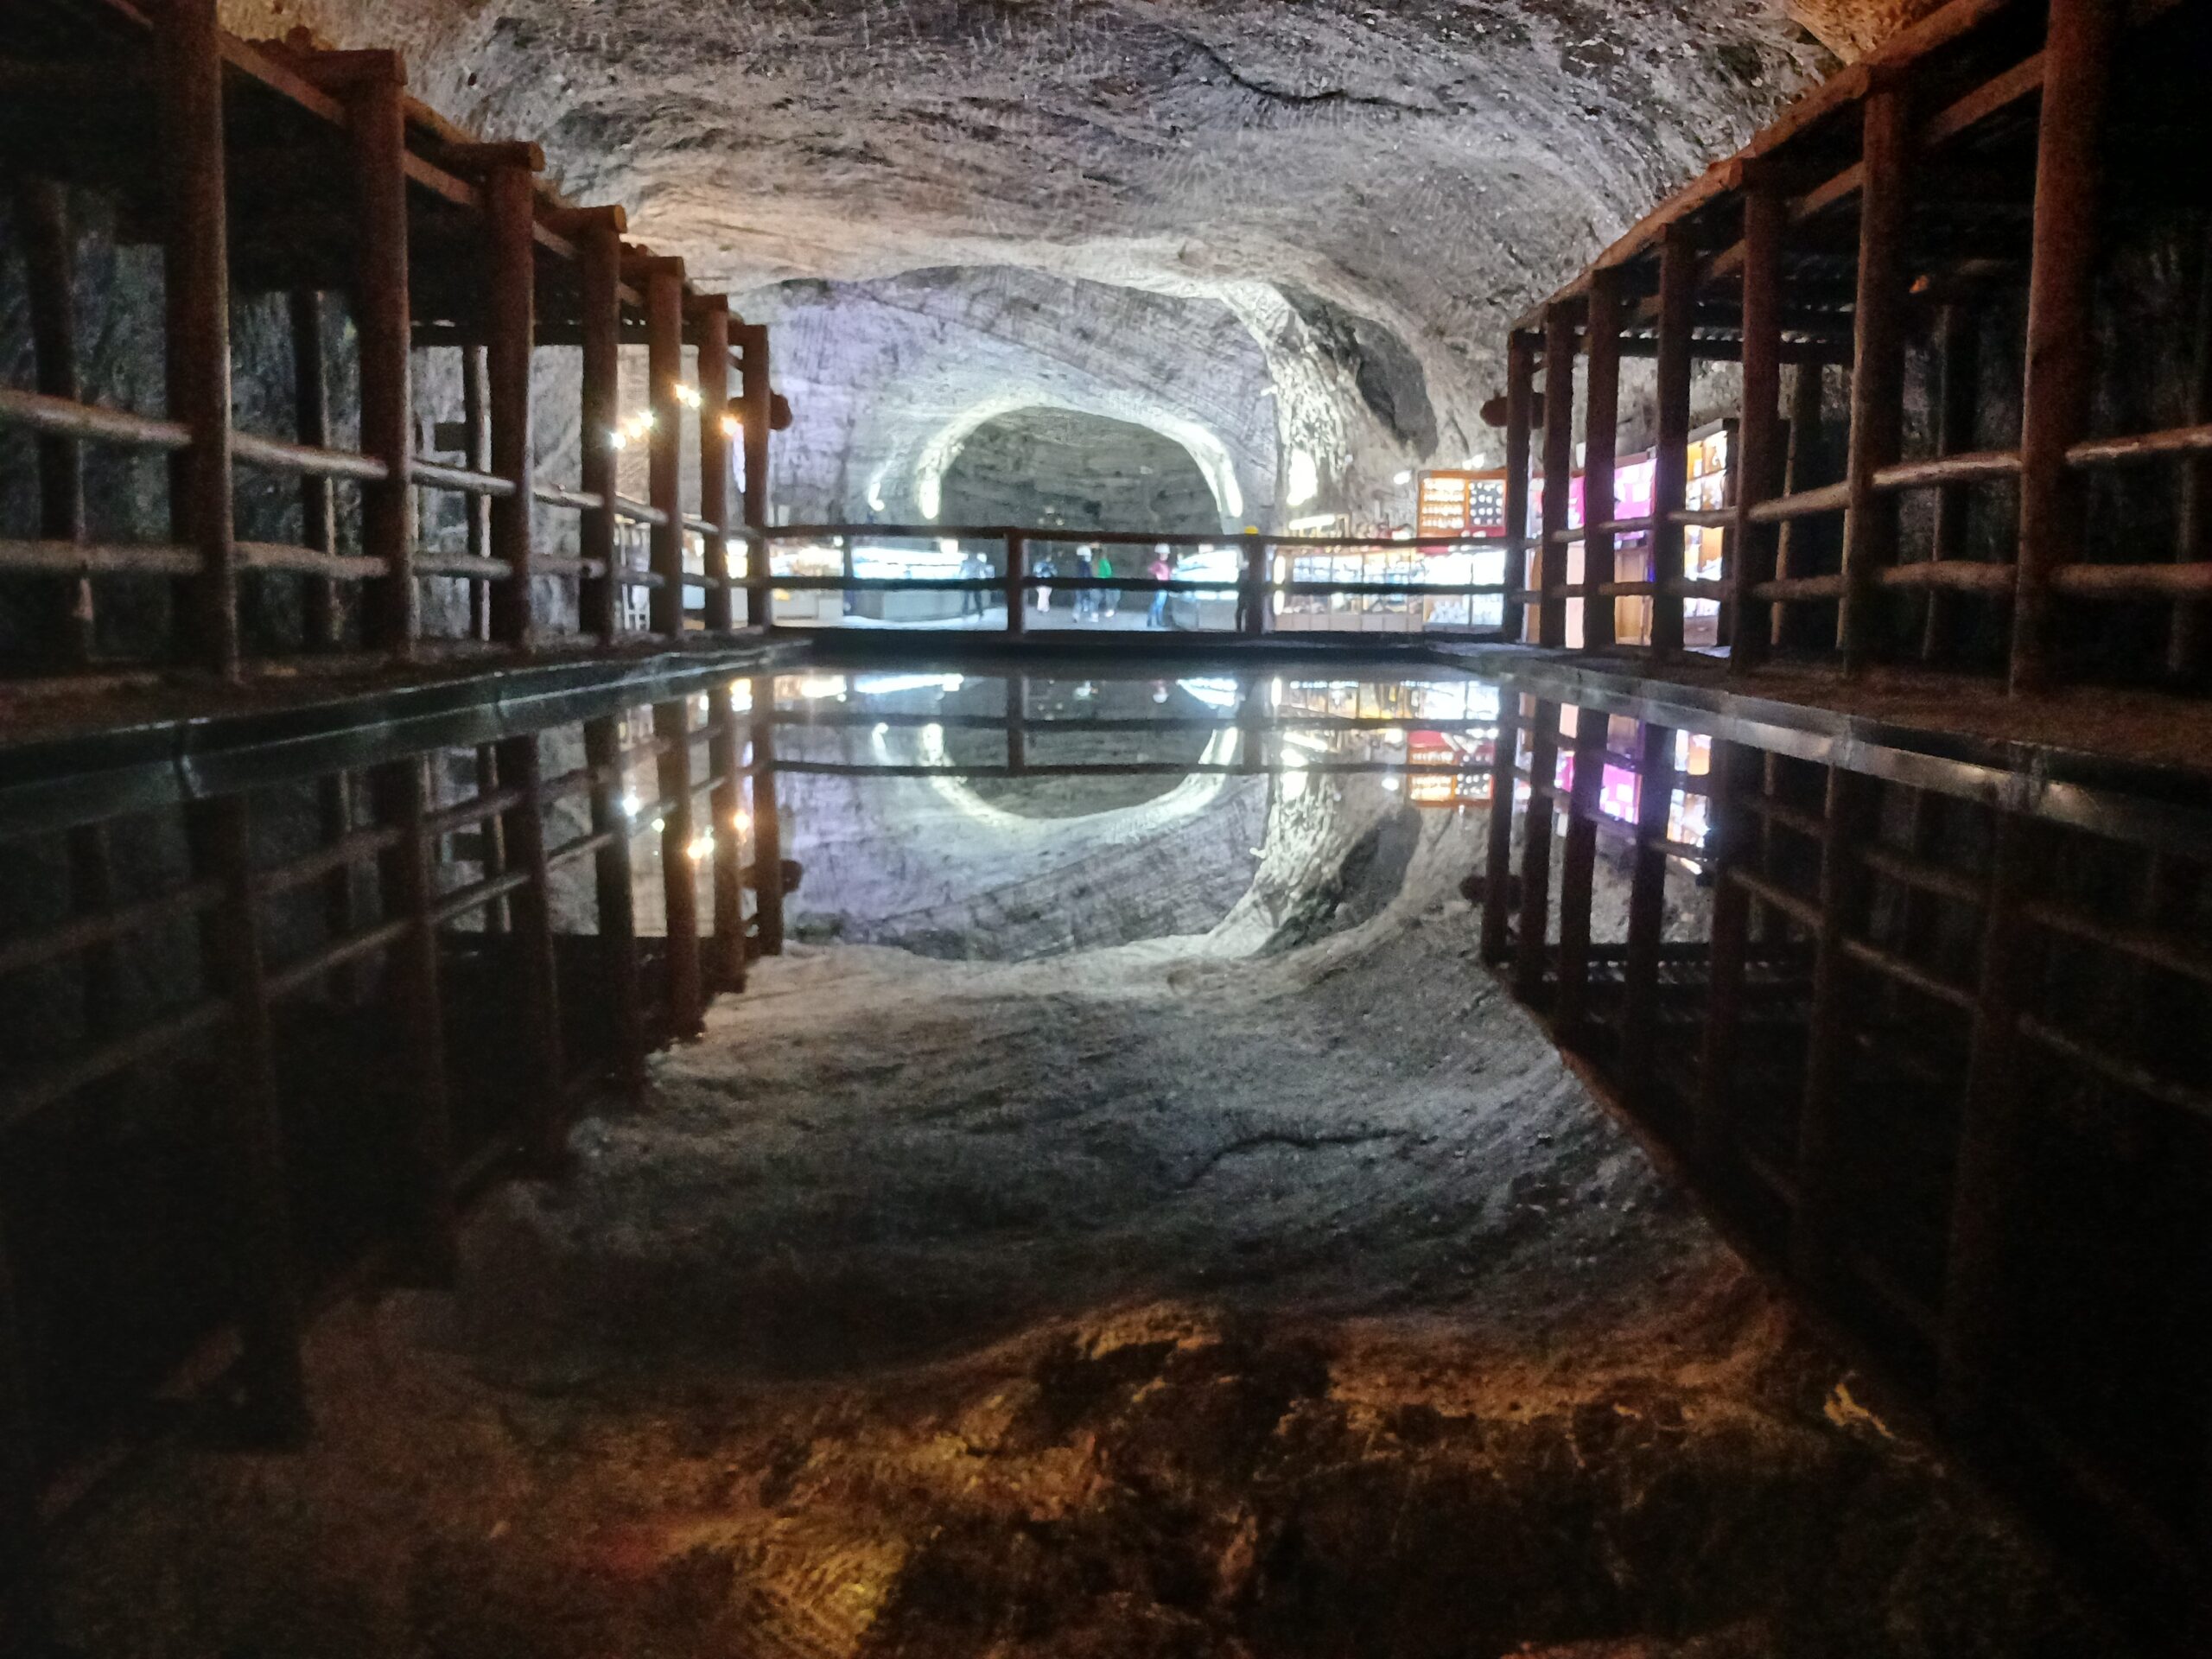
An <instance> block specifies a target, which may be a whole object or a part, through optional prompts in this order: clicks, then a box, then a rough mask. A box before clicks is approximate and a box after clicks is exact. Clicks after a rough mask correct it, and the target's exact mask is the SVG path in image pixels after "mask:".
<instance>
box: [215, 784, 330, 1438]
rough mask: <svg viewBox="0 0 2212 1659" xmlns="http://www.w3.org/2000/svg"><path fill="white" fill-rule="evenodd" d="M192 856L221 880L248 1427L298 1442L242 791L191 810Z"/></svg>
mask: <svg viewBox="0 0 2212 1659" xmlns="http://www.w3.org/2000/svg"><path fill="white" fill-rule="evenodd" d="M188 823H189V828H190V830H191V838H192V842H193V861H194V865H195V867H196V868H197V870H198V873H199V874H200V875H201V876H203V877H210V878H213V880H216V881H218V882H219V883H220V884H221V886H222V893H223V896H222V898H221V899H219V901H218V902H217V903H216V905H215V906H213V908H212V909H210V910H208V911H207V912H204V913H203V915H202V917H201V922H200V927H201V939H202V945H203V950H202V955H203V959H204V960H205V962H206V963H207V969H208V974H209V978H210V981H211V983H210V986H209V988H210V990H211V991H212V992H213V994H214V995H218V996H219V997H221V998H222V999H223V1001H224V1002H225V1003H226V1005H227V1007H228V1008H229V1019H228V1021H227V1024H226V1026H225V1027H224V1037H223V1041H222V1045H221V1048H222V1055H223V1059H224V1064H225V1067H226V1071H227V1074H228V1075H227V1077H226V1080H225V1085H224V1088H223V1092H222V1102H221V1106H222V1118H223V1130H224V1135H225V1139H226V1143H227V1144H226V1147H225V1152H226V1167H227V1170H228V1173H229V1175H230V1179H231V1182H232V1185H231V1189H230V1191H229V1192H228V1194H227V1195H226V1196H227V1198H228V1202H227V1204H226V1206H225V1209H226V1214H228V1215H229V1217H231V1222H232V1252H233V1261H234V1262H235V1271H236V1274H237V1278H236V1283H237V1286H238V1304H239V1305H238V1325H239V1332H240V1338H241V1344H242V1348H243V1357H242V1358H241V1361H240V1370H241V1375H242V1377H243V1381H244V1383H245V1400H246V1411H247V1414H248V1418H249V1421H250V1426H251V1428H252V1430H253V1431H254V1433H255V1434H256V1435H257V1437H258V1438H260V1439H262V1440H265V1441H266V1442H268V1443H270V1444H272V1445H283V1446H289V1445H296V1444H297V1443H298V1442H299V1441H300V1440H302V1439H304V1438H305V1436H306V1433H307V1431H308V1408H307V1377H306V1373H305V1370H304V1369H303V1367H302V1362H301V1352H300V1344H301V1341H302V1336H303V1335H304V1332H305V1329H306V1316H305V1313H304V1311H303V1308H302V1299H301V1294H300V1286H299V1280H298V1262H297V1257H296V1246H295V1242H294V1240H293V1236H292V1217H291V1203H290V1197H289V1180H288V1179H287V1173H286V1160H285V1154H284V1129H283V1116H282V1111H281V1109H280V1107H279V1104H278V1100H277V1062H276V1046H275V1038H274V1033H273V1032H272V1030H271V1028H270V1016H269V992H268V987H267V984H266V983H265V982H264V978H263V971H262V955H261V931H260V927H259V925H258V922H257V918H256V916H255V913H254V891H253V888H254V881H253V853H252V841H251V824H250V823H249V821H248V818H247V809H246V803H245V798H244V797H243V796H238V795H226V796H224V797H221V798H219V799H216V800H212V801H205V802H201V803H199V804H195V805H194V806H193V807H192V808H191V809H190V815H189V820H188Z"/></svg>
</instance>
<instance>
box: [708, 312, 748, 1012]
mask: <svg viewBox="0 0 2212 1659" xmlns="http://www.w3.org/2000/svg"><path fill="white" fill-rule="evenodd" d="M723 356H724V357H725V358H727V357H728V353H727V352H725V353H723ZM723 592H724V593H725V594H727V593H728V589H727V588H725V589H724V590H723ZM707 696H708V706H709V709H710V710H711V712H710V713H709V715H708V721H709V725H708V735H707V766H708V769H709V771H710V772H713V774H714V777H715V786H714V789H713V791H712V792H711V793H710V794H709V797H708V804H707V810H708V811H709V814H710V815H711V817H712V818H713V822H714V826H715V827H714V837H715V870H714V899H715V963H714V974H713V976H712V980H711V982H710V984H709V990H710V991H741V990H743V989H744V988H745V837H744V832H743V831H742V830H741V829H740V827H739V826H740V824H741V823H742V822H743V821H744V820H743V814H744V810H745V808H744V792H743V791H742V790H741V788H740V787H739V782H740V780H739V778H738V772H739V769H740V762H739V760H738V756H739V754H740V753H741V751H742V750H743V748H744V747H745V746H744V744H743V743H742V742H741V741H740V739H739V736H738V730H737V709H736V707H735V703H736V693H735V691H734V690H733V689H732V688H731V687H729V686H726V685H725V686H721V687H718V688H717V689H715V690H713V691H710V692H709V693H708V694H707Z"/></svg>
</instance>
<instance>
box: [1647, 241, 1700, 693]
mask: <svg viewBox="0 0 2212 1659" xmlns="http://www.w3.org/2000/svg"><path fill="white" fill-rule="evenodd" d="M1696 320H1697V249H1696V248H1695V247H1694V245H1692V244H1691V242H1690V239H1689V232H1688V230H1687V229H1686V228H1685V227H1684V226H1681V225H1673V226H1669V227H1668V230H1667V232H1666V237H1665V239H1664V240H1663V241H1662V243H1661V245H1660V249H1659V347H1658V350H1659V358H1658V364H1657V379H1658V399H1659V430H1658V442H1657V443H1656V445H1655V446H1654V449H1653V462H1652V480H1651V581H1652V594H1651V654H1652V656H1653V657H1654V658H1657V659H1659V660H1660V661H1662V662H1663V661H1665V660H1667V659H1668V658H1674V657H1679V656H1680V655H1681V651H1682V596H1681V593H1680V591H1679V590H1677V591H1674V592H1669V584H1670V583H1678V582H1681V578H1682V527H1681V524H1678V523H1676V522H1675V514H1676V513H1678V512H1681V510H1682V504H1683V502H1684V501H1685V500H1687V499H1688V493H1689V467H1690V351H1691V346H1690V330H1691V327H1693V325H1694V323H1695V322H1696Z"/></svg>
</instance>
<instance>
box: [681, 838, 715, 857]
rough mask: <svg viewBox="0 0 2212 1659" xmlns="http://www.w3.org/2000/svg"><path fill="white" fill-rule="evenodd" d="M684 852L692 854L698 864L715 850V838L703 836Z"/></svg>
mask: <svg viewBox="0 0 2212 1659" xmlns="http://www.w3.org/2000/svg"><path fill="white" fill-rule="evenodd" d="M683 850H684V851H685V852H687V853H689V854H690V855H691V857H692V860H693V861H694V862H696V861H698V860H700V859H702V858H704V857H706V856H707V855H708V854H709V853H711V852H713V851H714V850H715V838H714V836H712V835H704V836H700V837H699V838H698V839H697V840H696V841H695V842H692V843H691V844H690V846H689V847H687V848H685V849H683Z"/></svg>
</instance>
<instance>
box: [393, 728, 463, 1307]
mask: <svg viewBox="0 0 2212 1659" xmlns="http://www.w3.org/2000/svg"><path fill="white" fill-rule="evenodd" d="M371 779H372V781H371V788H372V791H374V793H375V797H376V806H377V821H378V823H380V824H381V825H382V826H383V827H384V828H385V829H388V830H391V831H393V832H394V833H395V834H396V836H397V840H396V841H395V842H393V844H392V845H391V846H390V847H388V848H386V849H385V851H384V852H383V853H382V854H380V855H378V860H377V879H378V887H379V889H380V890H381V893H382V895H383V908H384V914H385V916H386V917H387V918H392V919H395V920H397V919H404V921H405V922H406V925H407V931H406V932H405V933H404V935H403V936H402V937H401V938H399V939H398V940H397V942H396V943H395V944H393V945H392V947H391V951H390V953H389V955H388V956H387V957H385V963H386V967H387V971H388V974H389V979H390V988H389V993H390V995H391V1007H392V1014H393V1016H394V1027H395V1029H396V1031H397V1034H398V1036H399V1039H400V1050H399V1054H398V1056H397V1058H398V1059H399V1063H400V1065H402V1066H403V1067H404V1071H405V1077H406V1087H405V1089H404V1091H403V1093H402V1096H401V1097H402V1100H403V1102H404V1115H405V1136H406V1146H405V1151H404V1166H405V1172H406V1174H405V1181H404V1193H405V1197H404V1200H403V1205H404V1215H405V1223H404V1240H403V1244H402V1251H401V1259H402V1261H403V1262H404V1268H405V1271H406V1273H407V1274H408V1276H409V1278H410V1281H411V1282H413V1283H415V1284H417V1285H423V1286H443V1285H447V1284H450V1283H451V1282H452V1280H453V1275H454V1268H455V1266H456V1265H457V1263H458V1261H459V1258H460V1229H459V1222H458V1220H457V1217H456V1215H455V1211H454V1160H453V1123H452V1108H451V1104H450V1102H449V1099H448V1092H447V1082H446V1039H445V1014H444V1010H443V1009H442V1007H441V1006H440V1004H439V1001H438V936H437V930H436V929H435V927H433V926H432V925H431V923H430V898H431V881H430V846H429V835H428V832H427V831H426V829H425V828H424V825H423V817H424V815H425V811H426V805H425V799H424V791H423V759H422V757H420V756H419V755H418V756H410V757H409V758H408V759H406V760H394V761H391V762H390V763H388V764H386V765H385V766H379V767H378V768H377V769H376V771H375V772H373V773H372V774H371ZM490 827H491V826H490V825H489V824H488V823H487V824H483V825H480V826H479V829H480V830H486V831H488V829H490Z"/></svg>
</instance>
